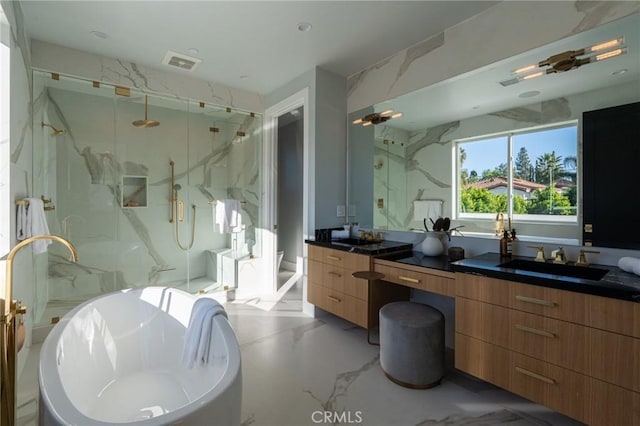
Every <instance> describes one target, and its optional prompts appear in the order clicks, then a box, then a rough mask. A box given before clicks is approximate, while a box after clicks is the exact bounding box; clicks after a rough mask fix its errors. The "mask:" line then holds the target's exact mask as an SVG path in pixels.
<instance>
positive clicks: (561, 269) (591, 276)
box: [498, 259, 609, 281]
mask: <svg viewBox="0 0 640 426" xmlns="http://www.w3.org/2000/svg"><path fill="white" fill-rule="evenodd" d="M498 266H500V267H502V268H511V269H520V270H523V271H530V272H540V273H543V274H552V275H562V276H565V277H573V278H582V279H587V280H594V281H598V280H600V279H602V277H604V276H605V275H606V273H607V272H609V271H608V270H607V269H600V268H593V267H590V266H575V265H566V264H565V265H562V264H558V263H550V262H536V261H534V260H524V259H514V260H510V261H508V262H505V263H501V264H499V265H498Z"/></svg>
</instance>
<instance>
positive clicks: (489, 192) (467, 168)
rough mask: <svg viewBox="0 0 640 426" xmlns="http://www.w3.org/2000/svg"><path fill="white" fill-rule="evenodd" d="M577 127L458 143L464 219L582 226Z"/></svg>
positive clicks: (458, 193)
mask: <svg viewBox="0 0 640 426" xmlns="http://www.w3.org/2000/svg"><path fill="white" fill-rule="evenodd" d="M577 151H578V127H577V124H576V122H571V123H564V124H561V125H555V126H553V127H544V128H541V127H538V128H535V129H526V130H521V131H517V132H509V133H503V134H497V135H491V136H485V137H480V138H474V139H467V140H459V141H457V142H456V150H455V152H456V155H457V159H456V160H457V161H456V163H457V165H458V167H457V172H456V175H457V185H456V190H455V191H456V193H455V196H456V199H457V205H458V218H461V219H463V218H485V217H486V218H489V217H491V218H495V214H496V213H505V214H509V215H510V216H511V217H513V218H514V219H516V220H530V221H544V222H577V179H578V164H577Z"/></svg>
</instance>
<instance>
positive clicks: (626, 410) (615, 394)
mask: <svg viewBox="0 0 640 426" xmlns="http://www.w3.org/2000/svg"><path fill="white" fill-rule="evenodd" d="M588 423H589V424H590V425H592V426H611V425H616V426H637V425H640V393H637V392H631V391H629V390H626V389H623V388H621V387H618V386H614V385H612V384H609V383H605V382H602V381H600V380H596V379H591V392H590V396H589V422H588Z"/></svg>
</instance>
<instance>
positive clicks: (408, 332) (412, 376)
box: [380, 302, 444, 389]
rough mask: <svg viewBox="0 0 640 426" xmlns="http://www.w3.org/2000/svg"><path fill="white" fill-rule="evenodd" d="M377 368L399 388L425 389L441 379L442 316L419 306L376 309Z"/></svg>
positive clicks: (394, 305)
mask: <svg viewBox="0 0 640 426" xmlns="http://www.w3.org/2000/svg"><path fill="white" fill-rule="evenodd" d="M380 366H381V367H382V371H383V372H384V374H385V375H386V376H387V377H388V378H389V379H390V380H391V381H392V382H395V383H397V384H399V385H401V386H405V387H409V388H414V389H426V388H430V387H433V386H436V385H438V384H440V379H442V376H444V315H442V312H440V311H439V310H437V309H435V308H433V307H431V306H429V305H424V304H422V303H413V302H393V303H389V304H386V305H384V306H383V307H382V309H380Z"/></svg>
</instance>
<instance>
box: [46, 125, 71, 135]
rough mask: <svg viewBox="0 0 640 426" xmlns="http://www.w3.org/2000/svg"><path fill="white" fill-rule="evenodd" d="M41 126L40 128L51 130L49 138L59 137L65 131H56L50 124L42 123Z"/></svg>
mask: <svg viewBox="0 0 640 426" xmlns="http://www.w3.org/2000/svg"><path fill="white" fill-rule="evenodd" d="M41 124H42V127H49V128H51V129H52V130H53V132H51V136H58V135H61V134H63V133H65V131H66V130H64V129H56V128H55V127H53V126H52V125H51V124H47V123H44V122H42V123H41Z"/></svg>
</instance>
